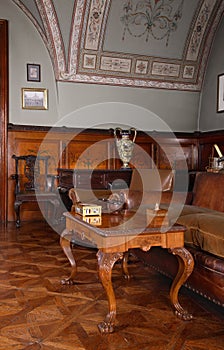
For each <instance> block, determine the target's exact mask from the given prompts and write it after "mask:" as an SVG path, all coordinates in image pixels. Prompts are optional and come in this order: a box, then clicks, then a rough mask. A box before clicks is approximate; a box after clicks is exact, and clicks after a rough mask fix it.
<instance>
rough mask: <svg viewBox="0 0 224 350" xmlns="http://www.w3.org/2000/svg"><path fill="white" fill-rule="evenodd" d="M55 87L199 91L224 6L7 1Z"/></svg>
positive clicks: (219, 0)
mask: <svg viewBox="0 0 224 350" xmlns="http://www.w3.org/2000/svg"><path fill="white" fill-rule="evenodd" d="M12 1H13V2H14V3H15V4H16V5H18V6H19V7H20V9H21V10H22V11H24V13H25V14H26V15H27V16H28V17H29V18H30V20H31V21H32V22H33V24H34V26H35V27H36V28H37V30H38V31H39V33H40V34H41V36H42V39H43V41H44V43H45V45H46V47H47V49H48V51H49V53H50V56H51V59H52V62H53V67H54V72H55V78H56V80H58V81H69V82H85V83H95V84H111V85H120V86H134V87H144V88H150V87H152V88H165V89H179V90H193V91H199V90H200V89H201V85H202V81H203V76H204V72H205V68H206V63H207V59H208V55H209V52H210V48H211V44H212V41H213V38H214V34H215V31H216V29H217V26H218V24H219V21H220V19H221V17H222V14H223V11H224V1H223V0H66V1H65V0H12Z"/></svg>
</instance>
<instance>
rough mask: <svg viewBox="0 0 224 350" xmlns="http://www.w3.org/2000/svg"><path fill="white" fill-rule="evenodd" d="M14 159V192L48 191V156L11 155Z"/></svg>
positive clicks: (49, 184)
mask: <svg viewBox="0 0 224 350" xmlns="http://www.w3.org/2000/svg"><path fill="white" fill-rule="evenodd" d="M12 158H13V159H14V160H15V174H14V175H13V178H14V179H15V180H16V187H15V193H16V194H17V193H21V192H23V193H25V192H32V191H38V192H49V191H51V186H52V184H51V183H50V182H49V176H48V160H49V158H50V156H35V155H22V156H16V155H13V156H12Z"/></svg>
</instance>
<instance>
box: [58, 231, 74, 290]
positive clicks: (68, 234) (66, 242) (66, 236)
mask: <svg viewBox="0 0 224 350" xmlns="http://www.w3.org/2000/svg"><path fill="white" fill-rule="evenodd" d="M71 238H72V231H69V230H67V229H65V230H64V231H63V232H62V234H61V238H60V245H61V247H62V249H63V252H64V253H65V255H66V256H67V258H68V260H69V262H70V264H71V267H72V271H71V275H70V276H69V277H68V278H65V279H62V280H61V283H62V284H74V278H75V275H76V273H77V267H76V262H75V259H74V256H73V254H72V250H71Z"/></svg>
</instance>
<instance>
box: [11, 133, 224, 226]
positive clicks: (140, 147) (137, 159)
mask: <svg viewBox="0 0 224 350" xmlns="http://www.w3.org/2000/svg"><path fill="white" fill-rule="evenodd" d="M27 128H28V129H27ZM49 129H50V128H46V127H45V128H44V127H42V128H41V127H31V126H30V127H23V126H13V127H11V128H9V131H8V184H9V189H8V198H9V200H8V212H9V216H8V218H9V220H10V221H11V220H14V210H13V201H14V192H13V191H14V187H13V186H14V181H12V180H11V178H10V175H11V174H13V173H14V163H13V162H14V161H13V160H12V155H13V154H17V155H19V154H30V153H31V154H35V153H37V152H38V151H39V150H40V152H41V153H42V154H49V155H51V157H52V159H51V166H50V171H51V173H56V171H57V168H70V169H72V168H74V167H79V168H82V169H88V168H89V169H91V168H98V169H119V168H120V167H121V166H122V162H121V160H120V159H119V155H118V152H117V147H116V143H115V139H114V136H113V133H111V132H109V131H108V130H86V131H85V132H82V133H78V132H77V131H76V130H73V129H69V128H58V129H55V131H54V132H50V133H49V132H48V131H49ZM223 135H224V133H222V134H221V135H217V134H216V135H213V136H211V135H210V134H209V135H207V134H206V135H202V134H201V133H192V134H190V133H176V137H174V136H173V135H170V134H168V133H162V132H161V133H158V132H152V133H151V134H150V133H143V132H138V134H137V138H136V142H135V147H134V151H133V156H132V160H131V165H132V166H135V167H139V168H145V167H149V168H152V167H153V166H154V165H156V166H157V167H158V168H163V169H164V168H176V169H179V170H181V169H182V168H183V164H184V163H185V158H186V159H187V164H188V168H189V170H198V168H199V166H198V161H199V160H202V164H203V160H204V154H203V155H202V156H200V153H199V155H198V149H200V150H202V149H203V152H202V153H205V154H206V161H207V153H209V152H210V147H211V145H213V144H214V143H217V144H219V145H220V147H221V150H222V151H223V152H224V137H223ZM46 136H47V137H46ZM202 136H203V137H202ZM44 139H45V142H44V143H42V142H43V140H44ZM179 144H180V145H181V147H182V150H183V153H182V155H181V154H180V148H179ZM199 145H200V147H199ZM205 150H206V151H205ZM207 150H209V151H207ZM206 152H207V153H206ZM183 154H184V157H183ZM167 155H168V157H167ZM168 158H169V160H168ZM102 159H103V161H102ZM206 164H207V163H206ZM28 209H29V208H28ZM25 214H26V218H28V219H30V220H32V217H33V213H31V215H30V216H29V211H28V210H27V213H25ZM25 214H24V215H25ZM35 215H36V214H35ZM35 217H36V216H35Z"/></svg>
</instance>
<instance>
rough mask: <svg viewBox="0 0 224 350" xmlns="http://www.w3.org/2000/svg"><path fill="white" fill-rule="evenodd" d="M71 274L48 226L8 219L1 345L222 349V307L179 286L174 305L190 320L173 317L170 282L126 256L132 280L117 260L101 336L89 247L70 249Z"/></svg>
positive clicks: (1, 253) (2, 236) (100, 298)
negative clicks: (69, 281)
mask: <svg viewBox="0 0 224 350" xmlns="http://www.w3.org/2000/svg"><path fill="white" fill-rule="evenodd" d="M74 251H75V255H76V258H77V262H78V266H79V273H78V276H77V279H79V280H80V281H89V282H90V283H89V284H76V285H73V286H65V285H61V284H60V279H61V278H62V277H66V276H68V275H69V272H70V269H69V263H68V261H67V259H66V257H65V256H64V254H63V252H62V250H61V248H60V245H59V236H58V234H57V233H55V232H54V231H53V230H52V229H50V228H49V227H48V226H47V224H44V223H33V224H30V223H23V225H22V227H21V228H20V229H17V230H16V229H15V227H14V225H13V224H9V225H8V227H7V228H6V229H5V228H4V227H1V228H0V350H3V349H4V350H11V349H13V350H20V349H24V350H25V349H26V350H28V349H29V350H31V349H32V350H38V349H42V350H60V349H62V350H84V349H85V350H119V349H129V350H149V349H150V350H221V349H224V325H223V323H224V322H223V321H224V316H223V310H222V309H219V308H218V307H215V306H214V305H213V304H211V303H209V302H207V301H206V300H204V299H203V298H200V297H198V296H195V294H194V293H191V292H189V291H187V290H186V289H185V288H183V289H181V292H180V301H181V304H182V305H183V306H184V307H186V308H187V309H188V310H189V311H190V312H192V313H193V314H194V316H195V318H194V319H193V320H192V321H190V322H184V321H181V320H179V319H177V318H176V317H175V316H174V314H173V312H172V310H171V307H170V304H169V286H170V280H168V279H166V278H165V277H163V276H161V275H160V274H158V273H157V272H155V271H153V270H151V269H149V268H148V267H145V266H144V265H143V264H142V263H141V262H139V261H136V260H134V259H131V262H130V272H131V274H132V275H133V276H134V277H133V279H132V280H131V281H129V282H128V281H126V280H124V279H123V277H122V274H121V266H120V264H116V265H115V267H114V271H113V285H114V289H115V294H116V298H117V312H118V313H117V324H116V331H115V332H114V333H113V334H109V335H101V334H100V333H99V331H98V328H97V324H98V323H99V322H100V321H102V320H103V319H104V317H105V315H106V313H107V306H108V304H107V300H106V296H105V293H104V290H103V288H102V286H101V284H100V283H99V281H98V278H97V265H96V257H95V253H96V252H95V251H93V250H88V249H80V248H74Z"/></svg>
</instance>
